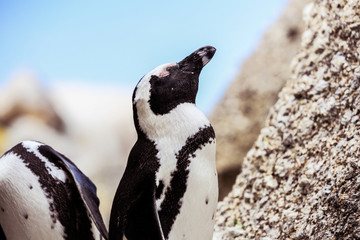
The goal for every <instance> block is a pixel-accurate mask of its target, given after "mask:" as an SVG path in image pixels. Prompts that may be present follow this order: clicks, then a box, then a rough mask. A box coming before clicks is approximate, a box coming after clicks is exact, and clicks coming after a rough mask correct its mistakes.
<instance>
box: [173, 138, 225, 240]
mask: <svg viewBox="0 0 360 240" xmlns="http://www.w3.org/2000/svg"><path fill="white" fill-rule="evenodd" d="M215 148H216V147H215V139H214V140H213V141H212V142H211V143H209V144H206V145H205V146H204V147H202V148H201V149H199V150H197V151H196V152H195V153H194V154H193V155H192V157H191V162H190V165H189V167H188V169H189V175H188V179H187V183H186V185H187V186H186V191H185V194H184V197H183V199H182V200H181V208H180V212H179V214H178V216H177V217H176V220H175V222H174V225H173V227H172V230H171V231H170V234H169V239H186V240H192V239H209V240H210V239H212V235H213V226H214V223H215V218H214V215H215V210H216V206H217V201H218V178H217V173H216V167H215Z"/></svg>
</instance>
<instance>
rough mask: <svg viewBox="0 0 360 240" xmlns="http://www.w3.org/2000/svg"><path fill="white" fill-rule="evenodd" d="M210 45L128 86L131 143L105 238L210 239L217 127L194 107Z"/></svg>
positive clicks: (215, 195) (210, 54)
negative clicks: (132, 126)
mask: <svg viewBox="0 0 360 240" xmlns="http://www.w3.org/2000/svg"><path fill="white" fill-rule="evenodd" d="M214 53H215V48H213V47H210V46H207V47H203V48H200V49H198V50H197V51H195V52H193V53H192V54H191V55H189V56H188V57H186V58H185V59H183V60H182V61H180V62H178V63H171V64H164V65H161V66H159V67H157V68H155V69H154V70H152V71H151V72H149V73H148V74H146V75H145V76H144V77H143V78H142V79H141V80H140V81H139V83H138V85H137V86H136V88H135V90H134V93H133V114H134V124H135V128H136V131H137V134H138V140H137V142H136V143H135V145H134V146H133V148H132V150H131V152H130V155H129V159H128V163H127V167H126V169H125V172H124V175H123V177H122V179H121V181H120V184H119V186H118V189H117V192H116V195H115V198H114V201H113V206H112V211H111V218H110V226H109V238H110V239H111V240H114V239H128V240H133V239H175V240H179V239H187V240H191V239H196V240H199V239H211V238H212V234H213V226H214V221H215V220H214V214H215V209H216V205H217V200H218V180H217V173H216V167H215V133H214V130H213V128H212V126H211V124H210V122H209V121H208V119H207V118H206V117H205V115H204V114H203V113H202V112H201V111H200V110H199V109H198V108H197V107H196V105H195V98H196V94H197V90H198V83H199V75H200V72H201V70H202V68H203V67H204V66H205V65H206V64H207V63H208V62H209V61H210V60H211V58H212V57H213V55H214Z"/></svg>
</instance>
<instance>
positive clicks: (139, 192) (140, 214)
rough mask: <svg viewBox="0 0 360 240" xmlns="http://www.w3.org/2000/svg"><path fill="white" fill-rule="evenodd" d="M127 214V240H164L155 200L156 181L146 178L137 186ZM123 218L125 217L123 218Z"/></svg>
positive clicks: (125, 231)
mask: <svg viewBox="0 0 360 240" xmlns="http://www.w3.org/2000/svg"><path fill="white" fill-rule="evenodd" d="M136 186H137V187H136V189H135V190H134V191H135V192H134V195H133V198H132V200H131V203H130V206H131V207H130V208H129V209H128V211H127V213H126V224H125V225H126V227H125V229H124V235H125V236H126V238H127V239H129V240H130V239H146V240H164V239H165V237H164V234H163V230H162V226H161V223H160V219H159V214H158V211H157V207H156V199H155V190H156V186H155V181H154V178H152V177H146V178H145V179H142V180H140V181H139V182H138V184H136ZM122 217H123V216H122Z"/></svg>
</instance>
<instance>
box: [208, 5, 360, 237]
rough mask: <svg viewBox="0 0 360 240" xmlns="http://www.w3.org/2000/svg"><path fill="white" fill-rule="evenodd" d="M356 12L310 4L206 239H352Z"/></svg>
mask: <svg viewBox="0 0 360 240" xmlns="http://www.w3.org/2000/svg"><path fill="white" fill-rule="evenodd" d="M359 12H360V5H359V2H358V1H341V0H335V1H330V0H317V1H314V2H313V3H310V4H309V5H307V6H306V8H305V9H304V21H305V25H306V30H305V32H304V33H303V35H302V44H301V51H300V52H299V54H298V55H297V56H296V57H295V58H294V59H293V61H292V64H291V69H292V78H291V79H289V80H288V81H287V83H286V85H285V87H284V88H283V89H282V91H281V92H280V94H279V100H278V101H277V103H276V104H275V105H274V106H273V108H271V110H270V113H269V115H268V118H267V120H266V123H265V127H264V128H263V129H262V130H261V133H260V135H259V137H258V139H257V141H256V142H255V144H254V146H253V147H252V149H251V150H250V151H249V152H248V154H247V156H246V157H245V159H244V162H243V166H242V172H241V174H240V175H239V176H238V177H237V180H236V183H235V185H234V188H233V190H232V192H231V193H230V194H229V195H228V196H227V197H226V198H225V199H224V201H222V202H220V203H219V207H218V212H217V217H216V219H217V224H216V229H215V236H214V238H215V239H244V238H245V239H261V238H264V239H267V238H268V239H269V238H270V239H288V238H289V239H309V238H310V239H359V238H360V194H359V192H360V161H359V158H360V145H359V142H360V120H359V114H360V94H359V93H360V67H359V58H360V50H359V49H360V41H359V40H360V15H359Z"/></svg>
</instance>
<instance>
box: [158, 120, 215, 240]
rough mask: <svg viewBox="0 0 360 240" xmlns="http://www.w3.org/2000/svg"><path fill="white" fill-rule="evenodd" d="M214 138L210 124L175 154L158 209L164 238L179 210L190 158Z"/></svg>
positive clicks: (189, 139)
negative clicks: (163, 195)
mask: <svg viewBox="0 0 360 240" xmlns="http://www.w3.org/2000/svg"><path fill="white" fill-rule="evenodd" d="M214 139H215V133H214V130H213V128H212V127H211V126H207V127H204V128H201V129H199V131H198V132H197V133H196V134H194V135H193V136H191V137H189V138H188V139H187V140H186V143H185V145H184V146H183V147H182V148H181V149H180V151H179V152H178V153H177V154H176V159H177V163H176V170H175V171H174V172H173V173H172V174H171V176H172V178H171V181H170V186H169V187H168V188H167V190H166V192H165V198H164V201H163V202H162V203H161V210H160V211H159V217H160V222H161V225H162V228H163V233H164V236H165V238H167V237H168V235H169V232H170V230H171V227H172V225H173V224H174V222H175V219H176V216H177V215H178V214H179V212H180V208H181V200H182V198H183V197H184V194H185V191H186V187H187V179H188V176H189V169H188V167H189V165H190V158H191V157H194V154H195V152H196V151H197V150H199V149H201V148H202V147H204V146H205V145H206V144H207V143H211V142H212V141H213V140H214Z"/></svg>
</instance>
